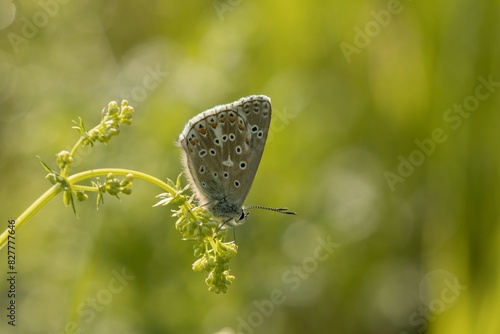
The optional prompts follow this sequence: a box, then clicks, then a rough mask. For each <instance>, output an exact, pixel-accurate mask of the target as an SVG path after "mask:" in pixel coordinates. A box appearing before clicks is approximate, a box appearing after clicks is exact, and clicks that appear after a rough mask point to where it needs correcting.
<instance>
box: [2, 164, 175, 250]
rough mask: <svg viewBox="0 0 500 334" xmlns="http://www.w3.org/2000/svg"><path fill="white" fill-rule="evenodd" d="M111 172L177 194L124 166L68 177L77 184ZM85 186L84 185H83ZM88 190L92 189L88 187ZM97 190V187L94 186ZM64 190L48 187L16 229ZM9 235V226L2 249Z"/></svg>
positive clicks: (56, 186) (18, 222) (55, 186)
mask: <svg viewBox="0 0 500 334" xmlns="http://www.w3.org/2000/svg"><path fill="white" fill-rule="evenodd" d="M109 173H113V174H114V175H120V176H126V175H128V174H132V175H133V176H134V178H137V179H142V180H145V181H148V182H151V183H153V184H155V185H157V186H158V187H160V188H162V189H163V190H165V191H167V192H168V193H170V194H172V195H175V193H176V190H175V189H174V188H172V187H171V186H169V185H168V184H167V183H165V182H163V181H162V180H160V179H158V178H156V177H154V176H151V175H149V174H146V173H142V172H138V171H134V170H130V169H122V168H102V169H91V170H88V171H85V172H81V173H77V174H74V175H71V176H70V177H68V178H67V181H68V183H69V184H72V185H73V184H76V183H77V182H81V181H84V180H87V179H89V178H95V177H99V176H106V175H108V174H109ZM81 187H84V186H81ZM86 190H91V189H87V188H86ZM92 190H95V188H92ZM61 191H62V189H61V186H60V185H59V184H56V185H54V186H52V187H51V188H50V189H48V190H47V191H46V192H45V193H44V194H43V195H42V196H40V197H39V198H38V199H37V200H36V201H35V202H33V204H31V205H30V206H29V207H28V208H27V209H26V210H25V211H24V212H23V213H21V215H19V217H17V219H16V222H15V224H14V230H15V231H17V230H19V228H20V227H21V226H22V225H23V224H24V223H25V222H26V221H28V220H29V219H30V218H31V217H33V216H34V215H35V214H36V213H37V212H38V211H39V210H40V209H41V208H43V207H44V206H45V204H47V203H48V202H49V201H50V200H51V199H52V198H54V197H55V196H56V195H57V194H59V193H60V192H61ZM8 236H9V229H8V228H7V229H6V230H5V231H3V233H2V234H0V249H2V248H3V247H4V246H5V244H6V243H7V238H8Z"/></svg>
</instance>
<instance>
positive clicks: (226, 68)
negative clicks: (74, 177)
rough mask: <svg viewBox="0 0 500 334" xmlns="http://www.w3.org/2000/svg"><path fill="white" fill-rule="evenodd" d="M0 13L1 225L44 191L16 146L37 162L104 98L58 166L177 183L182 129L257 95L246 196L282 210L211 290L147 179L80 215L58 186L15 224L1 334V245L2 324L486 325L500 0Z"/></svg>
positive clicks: (258, 226) (42, 6) (492, 329)
mask: <svg viewBox="0 0 500 334" xmlns="http://www.w3.org/2000/svg"><path fill="white" fill-rule="evenodd" d="M13 8H16V11H15V14H14V13H13ZM0 13H2V14H0V28H1V30H0V115H1V117H0V131H1V132H0V136H1V139H0V154H1V155H0V156H1V159H0V184H1V187H0V199H1V203H2V210H1V214H2V215H1V224H3V225H4V226H2V228H1V230H4V228H5V227H6V225H7V220H8V219H14V218H16V217H17V216H18V215H19V214H20V213H21V212H22V211H23V210H25V209H26V208H27V207H28V206H29V205H30V204H31V203H32V202H33V201H34V200H35V199H36V198H37V197H38V196H40V195H41V194H42V193H43V192H44V191H45V190H46V189H47V188H48V187H49V186H50V184H49V183H48V182H47V180H45V179H44V176H45V174H46V172H45V171H44V170H43V169H42V168H41V166H40V164H39V162H38V159H37V158H36V156H37V155H39V156H40V157H41V158H42V160H43V161H45V162H46V163H48V164H49V165H51V166H52V167H56V165H55V161H54V157H55V154H56V153H57V152H59V151H60V150H63V149H69V148H70V147H71V146H72V144H73V143H74V142H75V141H76V140H77V138H78V135H77V133H76V132H75V131H74V130H72V129H71V126H72V124H71V120H74V119H77V118H78V116H80V117H82V118H83V119H84V120H85V122H86V124H87V125H88V126H91V125H93V124H97V123H98V122H99V119H100V110H101V109H102V108H103V107H105V106H106V105H107V103H108V102H109V101H111V100H118V101H120V100H121V99H123V98H127V99H128V100H129V102H130V104H131V105H132V106H134V108H135V110H136V113H135V115H134V120H133V125H132V126H130V127H125V128H123V129H122V132H121V134H120V135H119V136H118V137H116V138H114V139H113V140H112V141H111V143H110V144H109V145H107V146H103V145H100V144H98V145H96V146H95V148H94V149H93V150H91V151H88V152H84V153H82V155H81V157H80V159H78V161H77V163H75V166H74V167H73V171H74V172H76V171H84V170H87V169H91V168H103V167H120V168H130V169H135V170H139V171H143V172H146V173H149V174H152V175H155V176H157V177H159V178H162V179H166V178H172V179H175V178H176V177H177V175H178V174H179V173H180V172H181V164H180V161H179V152H178V149H177V148H176V147H175V144H174V143H175V139H176V137H177V136H178V134H179V133H180V131H181V130H182V128H183V126H184V124H185V122H186V121H187V120H188V119H190V118H191V117H193V116H194V115H196V114H197V113H199V112H201V111H202V110H205V109H208V108H210V107H212V106H214V105H217V104H222V103H227V102H230V101H233V100H236V99H238V98H240V97H242V96H246V95H251V94H266V95H268V96H270V97H271V98H272V101H273V110H274V116H273V124H272V128H271V133H270V137H269V140H268V143H267V146H266V150H265V153H264V157H263V160H262V162H261V165H260V168H259V171H258V174H257V177H256V179H255V182H254V185H253V187H252V191H251V193H250V195H249V198H248V199H247V204H259V205H267V206H288V207H289V208H291V209H293V210H295V211H297V212H298V213H299V215H298V216H285V215H279V214H273V213H270V212H265V211H254V212H252V214H251V216H250V217H249V220H248V222H247V223H246V224H245V225H243V226H241V227H239V228H238V229H237V230H236V234H237V241H238V246H239V251H238V254H237V256H236V257H235V258H234V260H233V261H232V267H231V272H232V273H233V274H234V275H235V276H236V281H235V282H234V284H233V285H232V286H230V287H229V290H228V293H226V294H221V295H216V294H213V293H210V292H209V291H208V290H207V288H206V285H205V283H204V279H205V275H203V274H200V273H194V272H192V270H191V263H192V262H193V261H194V260H195V258H194V257H193V254H192V245H191V244H190V242H186V241H182V240H180V235H179V234H178V233H177V232H176V231H175V228H174V219H173V218H171V217H170V211H169V208H167V207H157V208H152V207H151V206H152V205H153V204H154V203H155V202H156V199H155V198H154V197H155V196H156V195H157V194H158V193H159V192H161V190H160V189H158V188H156V187H154V186H152V185H150V184H147V183H145V182H141V181H136V182H135V183H134V187H133V194H132V195H131V196H122V197H121V201H119V200H117V199H114V198H111V197H107V198H106V199H105V205H104V206H102V207H101V208H100V209H99V210H98V211H96V210H95V206H94V204H93V202H94V199H95V197H91V201H89V202H85V203H77V210H78V215H79V219H77V218H75V216H74V215H73V213H72V211H71V209H70V208H65V207H64V206H63V203H62V197H58V198H57V199H56V200H54V201H52V202H50V203H49V204H48V205H47V206H46V207H44V208H43V209H42V210H41V211H40V212H39V213H38V214H37V215H36V216H35V217H34V218H33V219H31V220H30V221H29V222H28V223H27V224H26V225H25V226H24V227H23V228H22V229H21V230H20V231H19V232H18V234H16V236H17V244H16V253H17V257H18V260H17V270H18V275H17V279H18V281H17V283H18V285H17V290H18V291H17V292H18V293H17V297H16V301H17V324H16V327H12V326H8V325H7V318H6V316H5V314H6V313H7V311H6V307H7V303H8V298H7V291H8V284H7V281H6V278H7V274H6V272H7V270H8V269H7V263H6V261H7V260H6V258H7V252H6V249H5V248H4V249H2V250H1V251H0V268H1V271H0V272H1V273H2V274H1V277H3V278H2V279H1V283H0V304H1V305H0V306H1V307H0V310H2V311H1V312H0V313H1V317H0V319H1V320H0V333H112V332H113V333H219V334H222V333H225V334H230V333H245V334H246V333H384V334H385V333H423V332H427V333H499V332H500V320H498V313H499V311H500V277H499V274H500V270H499V266H498V264H499V260H500V228H499V223H500V220H499V205H498V203H499V199H500V193H499V189H500V188H499V186H500V184H499V181H500V180H499V164H500V154H499V149H498V143H499V135H498V134H499V126H500V116H499V115H500V108H499V106H500V25H499V23H498V22H499V19H498V18H499V13H500V6H499V1H497V0H482V1H473V0H468V1H467V0H460V1H455V2H450V1H437V2H436V1H409V0H402V1H401V2H397V1H395V0H387V1H355V2H351V3H347V2H342V1H316V2H303V1H263V0H259V1H249V0H219V1H215V2H212V1H196V2H190V1H185V2H184V1H142V2H139V1H118V0H112V1H102V2H98V1H85V2H78V1H67V0H65V1H62V0H59V1H57V0H42V1H41V2H31V1H17V2H15V3H14V4H13V3H12V2H11V1H10V0H0ZM10 14H12V15H14V16H11V15H10ZM485 81H486V82H487V81H490V84H484V82H485ZM320 240H321V241H320ZM328 242H330V243H333V244H334V245H335V247H332V248H331V249H329V250H330V252H328V251H327V250H326V249H325V248H322V246H321V245H324V244H325V243H326V244H328ZM119 273H121V274H119ZM120 275H122V276H123V277H128V278H129V279H126V278H123V277H122V280H116V277H117V276H120ZM272 300H274V302H273V301H272Z"/></svg>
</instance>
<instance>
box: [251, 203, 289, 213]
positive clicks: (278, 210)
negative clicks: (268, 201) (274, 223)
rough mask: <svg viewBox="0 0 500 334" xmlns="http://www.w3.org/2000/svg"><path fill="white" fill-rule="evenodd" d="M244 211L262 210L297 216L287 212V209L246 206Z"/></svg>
mask: <svg viewBox="0 0 500 334" xmlns="http://www.w3.org/2000/svg"><path fill="white" fill-rule="evenodd" d="M245 209H262V210H268V211H274V212H279V213H284V214H286V215H296V214H297V212H293V211H289V210H288V208H269V207H267V206H261V205H251V206H247V207H246V208H245Z"/></svg>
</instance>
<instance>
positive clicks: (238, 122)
mask: <svg viewBox="0 0 500 334" xmlns="http://www.w3.org/2000/svg"><path fill="white" fill-rule="evenodd" d="M271 115H272V107H271V99H270V98H269V97H267V96H265V95H251V96H247V97H244V98H241V99H239V100H237V101H234V102H231V103H228V104H223V105H219V106H216V107H214V108H212V109H208V110H206V111H203V112H202V113H200V114H198V115H197V116H195V117H193V118H192V119H191V120H190V121H189V122H187V124H186V126H185V127H184V130H183V131H182V133H181V134H180V136H179V139H178V145H179V146H180V148H181V151H182V161H183V164H184V168H185V170H186V175H187V178H188V181H189V183H190V186H191V188H192V189H193V190H194V193H195V195H196V197H197V198H198V200H199V202H200V203H201V204H202V205H206V206H207V208H208V210H209V211H210V212H211V213H212V214H213V215H214V216H215V217H217V218H220V219H222V225H221V227H222V226H223V225H224V224H229V225H230V226H233V227H234V226H235V225H239V224H242V223H243V222H244V221H245V220H246V218H247V217H248V214H249V213H248V212H247V211H246V210H248V209H265V210H270V211H275V212H280V213H284V214H296V213H295V212H292V211H288V209H287V208H269V207H264V206H260V205H254V206H248V207H244V206H243V203H244V202H245V199H246V198H247V196H248V193H249V191H250V188H251V187H252V183H253V180H254V178H255V174H256V173H257V169H258V167H259V163H260V160H261V158H262V153H263V152H264V147H265V144H266V140H267V135H268V133H269V128H270V124H271Z"/></svg>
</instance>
